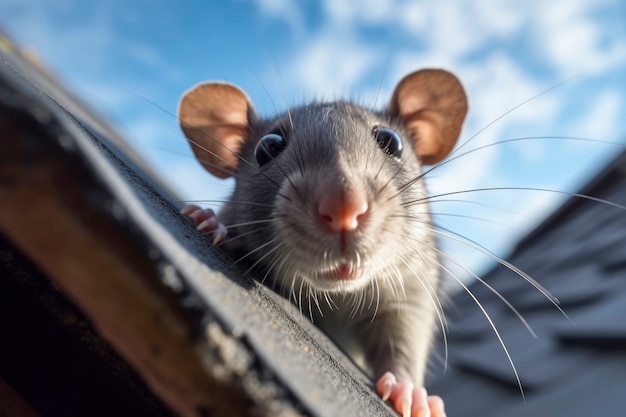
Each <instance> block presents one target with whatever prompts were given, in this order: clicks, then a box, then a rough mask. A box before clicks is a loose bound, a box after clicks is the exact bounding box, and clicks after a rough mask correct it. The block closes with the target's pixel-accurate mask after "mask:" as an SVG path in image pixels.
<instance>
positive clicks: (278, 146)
mask: <svg viewBox="0 0 626 417" xmlns="http://www.w3.org/2000/svg"><path fill="white" fill-rule="evenodd" d="M286 147H287V141H285V138H284V137H282V136H280V135H277V134H276V133H270V134H268V135H265V136H263V137H262V138H261V140H259V142H258V143H257V144H256V147H255V148H254V157H255V158H256V161H257V162H258V163H259V166H263V165H265V164H267V163H268V162H270V161H271V160H272V159H274V158H276V157H277V156H278V155H280V153H281V152H282V151H284V150H285V148H286Z"/></svg>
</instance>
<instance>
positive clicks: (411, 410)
mask: <svg viewBox="0 0 626 417" xmlns="http://www.w3.org/2000/svg"><path fill="white" fill-rule="evenodd" d="M376 391H378V394H379V395H380V396H381V398H382V399H383V401H387V400H389V402H390V403H391V405H392V406H393V408H394V410H396V411H397V412H398V413H400V415H402V417H446V412H445V410H444V405H443V400H442V399H441V398H440V397H438V396H435V395H431V396H428V394H427V393H426V390H425V389H424V388H422V387H414V386H413V384H412V383H410V382H404V381H403V382H398V380H397V379H396V377H395V375H394V374H392V373H391V372H387V373H385V374H384V375H383V376H381V377H380V379H379V380H378V381H377V382H376Z"/></svg>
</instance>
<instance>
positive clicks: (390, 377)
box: [376, 372, 398, 401]
mask: <svg viewBox="0 0 626 417" xmlns="http://www.w3.org/2000/svg"><path fill="white" fill-rule="evenodd" d="M397 382H398V381H397V380H396V377H395V375H394V374H392V373H391V372H385V374H384V375H383V376H381V377H380V379H379V380H378V382H377V383H376V390H377V391H378V395H380V398H382V400H383V401H387V400H388V399H389V397H391V393H392V391H393V386H394V385H396V384H397Z"/></svg>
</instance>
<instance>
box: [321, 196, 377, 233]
mask: <svg viewBox="0 0 626 417" xmlns="http://www.w3.org/2000/svg"><path fill="white" fill-rule="evenodd" d="M368 208H369V206H368V204H367V199H366V198H365V196H363V195H362V194H361V193H355V192H350V193H346V192H342V193H327V194H324V196H323V197H322V198H321V199H320V201H319V204H318V206H317V210H318V215H319V218H320V221H321V223H322V224H324V225H325V226H326V227H327V228H328V229H329V230H330V231H332V232H336V233H341V232H351V231H354V230H356V229H357V228H358V227H359V223H360V222H362V221H363V220H364V218H365V216H366V214H367V211H368Z"/></svg>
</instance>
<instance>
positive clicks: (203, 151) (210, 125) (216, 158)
mask: <svg viewBox="0 0 626 417" xmlns="http://www.w3.org/2000/svg"><path fill="white" fill-rule="evenodd" d="M255 119H256V116H255V113H254V109H253V108H252V104H251V103H250V100H249V99H248V96H247V95H246V94H245V93H244V92H243V91H241V90H240V89H239V88H237V87H235V86H233V85H230V84H223V83H207V84H200V85H198V86H196V87H194V88H192V89H191V90H189V91H188V92H186V93H185V94H184V95H183V98H182V99H181V101H180V105H179V106H178V120H179V123H180V127H181V129H182V130H183V132H184V133H185V136H186V137H187V139H189V143H190V145H191V149H192V150H193V153H194V154H195V155H196V158H197V159H198V161H199V162H200V163H201V164H202V166H203V167H204V168H205V169H206V170H207V171H209V172H210V173H211V174H213V175H215V176H216V177H219V178H227V177H230V176H231V175H233V174H234V173H236V172H237V167H238V166H239V152H240V150H241V146H242V144H243V142H244V141H245V140H246V139H247V138H248V136H249V134H250V123H251V122H253V121H254V120H255Z"/></svg>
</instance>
